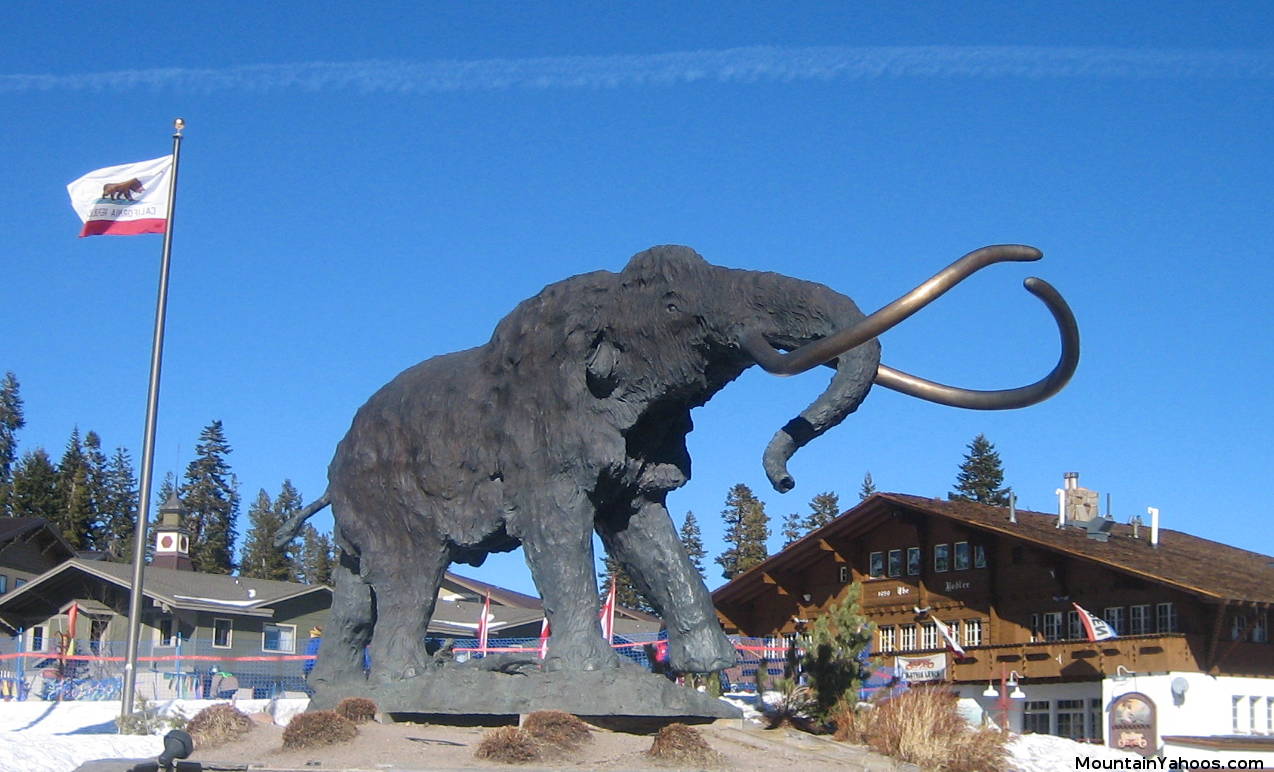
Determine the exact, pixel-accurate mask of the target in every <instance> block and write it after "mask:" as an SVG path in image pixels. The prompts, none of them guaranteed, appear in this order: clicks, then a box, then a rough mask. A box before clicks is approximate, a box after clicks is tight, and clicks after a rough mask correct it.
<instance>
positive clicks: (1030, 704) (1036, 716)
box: [1022, 700, 1052, 734]
mask: <svg viewBox="0 0 1274 772" xmlns="http://www.w3.org/2000/svg"><path fill="white" fill-rule="evenodd" d="M1049 717H1050V716H1049V704H1048V700H1028V701H1027V703H1026V706H1025V707H1024V708H1023V710H1022V734H1031V733H1035V734H1048V732H1049V729H1051V728H1052V727H1051V726H1050V725H1049Z"/></svg>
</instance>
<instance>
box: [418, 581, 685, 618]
mask: <svg viewBox="0 0 1274 772" xmlns="http://www.w3.org/2000/svg"><path fill="white" fill-rule="evenodd" d="M448 585H451V586H453V587H459V588H460V589H461V590H462V591H463V590H467V591H468V592H462V593H460V594H461V600H476V601H478V602H481V601H482V600H483V598H485V597H486V594H487V592H488V591H489V592H490V593H491V606H492V611H491V613H492V614H495V613H496V610H495V607H496V606H510V607H513V608H518V609H528V610H534V611H536V612H537V614H536V615H535V616H534V617H533V618H535V619H539V618H540V617H541V616H543V609H544V602H543V601H542V600H540V599H539V598H537V597H535V596H534V595H525V594H523V593H520V592H515V591H514V590H509V589H505V588H504V587H500V586H498V585H494V584H488V583H486V582H480V581H478V580H477V579H470V578H469V577H467V576H461V575H460V574H455V573H452V572H451V571H448V572H447V573H446V575H445V576H444V577H443V583H442V586H443V588H447V587H448ZM442 600H443V597H442V595H441V594H440V595H439V603H438V605H437V606H436V607H435V611H434V614H435V615H437V613H438V611H437V609H441V608H442V602H441V601H442ZM615 615H616V616H618V617H628V618H629V619H631V620H633V621H635V622H641V623H644V624H648V625H651V624H653V625H655V627H656V628H658V626H659V625H660V624H661V623H662V622H661V620H660V619H659V617H657V616H655V615H654V614H647V613H646V612H644V611H638V610H637V609H632V608H628V607H627V606H619V605H617V606H616V607H615ZM474 618H475V619H476V618H477V617H476V616H474Z"/></svg>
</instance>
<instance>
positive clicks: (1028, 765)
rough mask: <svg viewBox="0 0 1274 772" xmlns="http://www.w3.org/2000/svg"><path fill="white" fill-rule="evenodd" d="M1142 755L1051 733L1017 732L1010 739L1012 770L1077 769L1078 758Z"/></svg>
mask: <svg viewBox="0 0 1274 772" xmlns="http://www.w3.org/2000/svg"><path fill="white" fill-rule="evenodd" d="M1079 758H1085V759H1140V758H1141V756H1138V755H1137V754H1135V753H1129V752H1128V751H1118V750H1115V749H1114V748H1107V747H1106V746H1104V745H1093V744H1091V743H1077V742H1075V741H1074V740H1068V739H1066V738H1065V737H1054V736H1053V735H1049V734H1023V735H1015V736H1014V737H1013V739H1012V740H1010V741H1009V767H1008V768H1009V769H1010V770H1012V772H1075V770H1076V769H1078V766H1077V765H1076V763H1075V760H1076V759H1079Z"/></svg>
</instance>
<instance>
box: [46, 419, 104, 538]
mask: <svg viewBox="0 0 1274 772" xmlns="http://www.w3.org/2000/svg"><path fill="white" fill-rule="evenodd" d="M89 478H90V471H89V463H88V456H86V455H85V453H84V444H83V443H82V442H81V441H80V430H79V429H78V428H77V429H74V430H72V432H71V438H70V439H69V440H67V442H66V452H65V453H63V454H62V460H61V462H59V463H58V467H57V480H58V483H57V489H58V498H59V499H60V501H59V504H60V507H59V512H58V516H57V517H56V518H54V521H53V522H54V524H55V525H56V526H57V528H58V529H59V531H61V533H62V536H63V537H64V538H65V539H66V540H67V542H69V543H70V545H71V546H72V547H74V548H75V549H77V550H87V549H92V548H93V543H94V537H95V535H96V531H97V515H96V513H95V512H94V511H93V491H92V487H91V485H90V479H89Z"/></svg>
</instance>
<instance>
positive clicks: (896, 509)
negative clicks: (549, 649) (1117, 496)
mask: <svg viewBox="0 0 1274 772" xmlns="http://www.w3.org/2000/svg"><path fill="white" fill-rule="evenodd" d="M1058 496H1059V512H1058V513H1057V514H1044V513H1040V512H1027V511H1015V510H1014V509H1011V508H1008V507H995V506H987V505H982V504H975V503H972V502H963V501H945V500H939V499H928V498H922V497H919V496H909V495H903V494H896V493H877V494H875V495H873V496H871V497H870V498H868V499H866V500H865V501H863V502H862V503H860V504H859V505H858V506H856V507H854V508H853V509H851V510H849V511H848V512H846V513H845V514H843V515H841V516H840V517H839V518H837V519H836V520H834V521H833V522H832V523H830V524H828V525H827V526H824V527H823V528H820V529H818V530H816V531H814V532H812V533H810V534H808V535H806V536H805V537H804V538H802V539H800V540H799V541H797V542H795V543H793V544H792V545H790V546H788V547H787V548H786V549H784V550H783V551H782V552H780V553H778V554H776V555H773V556H771V557H770V558H769V559H767V560H766V561H765V562H764V563H762V564H760V565H758V566H756V567H754V568H753V569H751V570H750V571H748V572H746V573H745V574H743V575H741V576H739V577H736V578H735V579H734V580H733V581H731V582H730V583H728V584H726V585H724V586H723V587H721V588H719V589H718V590H717V591H716V592H714V593H713V601H714V603H715V604H716V608H717V611H718V614H719V616H720V619H721V622H722V624H723V626H724V627H725V629H726V631H727V632H729V633H739V634H743V635H749V636H761V637H769V636H787V635H791V634H795V633H798V632H800V631H801V630H803V629H804V627H805V625H806V624H807V623H808V622H809V620H811V619H813V618H815V617H817V616H818V615H819V613H820V611H821V610H822V609H824V608H826V607H827V606H828V605H829V604H830V603H831V602H832V601H834V600H836V599H837V598H838V597H840V596H841V595H842V594H843V593H844V592H845V590H846V586H847V585H849V584H850V583H851V582H859V583H861V586H862V600H861V604H862V607H863V611H864V613H865V614H866V615H867V616H868V617H869V618H870V619H871V621H872V623H873V626H874V628H875V630H874V646H873V655H874V656H875V657H877V658H878V660H879V661H881V663H882V664H885V665H890V666H894V667H896V668H897V669H898V672H899V673H900V674H903V675H907V674H910V675H909V676H908V677H909V679H910V680H912V681H921V680H931V681H935V682H942V683H945V684H946V685H947V686H948V687H949V688H952V689H953V690H954V691H956V692H957V693H958V694H959V696H960V698H961V707H962V709H963V710H965V711H966V713H968V714H970V715H971V716H972V715H977V716H980V717H982V718H984V719H986V720H989V721H995V722H997V723H998V722H1000V721H1002V720H1003V719H1004V718H1007V721H1008V723H1009V725H1010V726H1011V727H1012V728H1013V729H1015V730H1016V731H1025V732H1039V733H1051V734H1057V735H1062V736H1068V737H1072V738H1076V739H1086V740H1090V741H1094V742H1108V743H1109V744H1111V745H1117V746H1118V745H1122V746H1124V747H1130V748H1132V749H1134V750H1138V751H1140V752H1142V753H1155V752H1162V751H1164V749H1165V747H1166V746H1171V747H1172V748H1173V749H1174V751H1173V752H1177V751H1179V750H1180V749H1181V748H1189V747H1200V744H1207V743H1212V744H1213V745H1215V744H1216V743H1217V742H1221V743H1222V745H1226V744H1227V743H1228V747H1231V749H1232V750H1233V749H1235V748H1237V749H1239V750H1242V747H1246V746H1243V743H1248V744H1249V745H1252V744H1253V743H1254V744H1255V746H1256V747H1257V752H1258V753H1272V754H1274V643H1271V635H1270V623H1271V621H1274V620H1272V619H1271V617H1274V613H1272V611H1271V607H1272V606H1274V558H1271V557H1270V556H1268V555H1261V554H1257V553H1254V552H1249V551H1247V550H1243V549H1239V548H1237V547H1231V546H1228V545H1225V544H1219V543H1217V542H1213V541H1208V540H1207V539H1203V538H1199V537H1197V536H1192V535H1190V534H1186V533H1182V532H1180V531H1175V530H1169V529H1166V528H1159V527H1158V523H1157V522H1154V523H1145V524H1142V523H1140V522H1134V523H1131V524H1122V523H1115V522H1113V521H1112V520H1110V519H1108V518H1105V517H1101V516H1099V515H1098V513H1097V506H1096V504H1097V494H1096V493H1095V492H1093V491H1089V490H1086V489H1083V488H1080V487H1079V486H1078V475H1073V474H1068V475H1067V476H1066V483H1065V488H1063V489H1059V490H1058ZM1152 512H1153V510H1152ZM1154 514H1155V515H1156V518H1155V519H1157V512H1155V513H1154ZM1074 604H1078V606H1079V607H1081V608H1082V609H1083V610H1085V611H1087V612H1089V613H1091V614H1092V615H1094V616H1095V617H1099V618H1102V619H1104V620H1105V621H1106V622H1107V623H1108V624H1109V626H1110V627H1111V628H1113V630H1114V631H1115V632H1116V633H1117V637H1114V638H1111V639H1107V640H1099V641H1096V642H1090V641H1089V640H1088V637H1087V635H1086V633H1085V629H1084V625H1083V623H1082V620H1081V616H1080V612H1079V611H1078V610H1077V609H1076V606H1075V605H1074ZM934 618H937V619H938V620H941V621H942V622H943V623H945V624H946V625H947V627H948V628H949V629H950V630H951V631H952V634H953V635H954V637H955V638H956V639H957V641H958V642H959V643H960V644H961V645H962V647H963V649H964V652H965V656H963V657H957V656H956V655H955V654H954V652H953V651H952V650H950V649H949V647H947V646H945V645H944V639H943V637H942V636H941V634H940V633H939V631H938V629H937V626H936V625H935V624H934V623H933V619H934ZM1112 722H1113V723H1112ZM1218 738H1220V739H1218ZM1266 738H1268V742H1267V739H1266ZM1236 743H1237V745H1236ZM1271 758H1274V757H1271Z"/></svg>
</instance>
